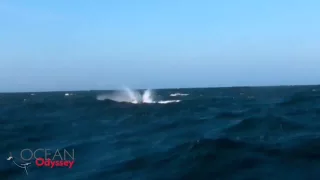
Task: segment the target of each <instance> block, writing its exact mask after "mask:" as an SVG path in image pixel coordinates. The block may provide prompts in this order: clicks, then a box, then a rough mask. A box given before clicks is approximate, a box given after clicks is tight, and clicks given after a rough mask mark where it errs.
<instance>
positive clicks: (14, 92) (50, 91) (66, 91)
mask: <svg viewBox="0 0 320 180" xmlns="http://www.w3.org/2000/svg"><path fill="white" fill-rule="evenodd" d="M319 85H320V84H291V85H283V84H282V85H243V86H240V85H239V86H206V87H205V86H198V87H180V88H179V87H168V88H137V89H135V90H145V89H151V90H170V89H200V88H201V89H210V88H211V89H219V88H259V87H265V88H266V87H287V86H319ZM116 90H119V88H118V89H117V88H113V89H90V90H48V91H11V92H8V91H4V92H1V91H0V94H17V93H53V92H64V93H68V92H85V91H116Z"/></svg>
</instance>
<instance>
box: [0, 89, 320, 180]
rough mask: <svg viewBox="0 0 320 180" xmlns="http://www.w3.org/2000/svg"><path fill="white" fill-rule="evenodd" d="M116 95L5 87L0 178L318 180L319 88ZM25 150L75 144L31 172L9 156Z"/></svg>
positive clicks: (0, 113)
mask: <svg viewBox="0 0 320 180" xmlns="http://www.w3.org/2000/svg"><path fill="white" fill-rule="evenodd" d="M131 92H134V91H131ZM65 93H69V95H68V94H65ZM110 93H111V92H107V91H87V92H47V93H34V94H31V93H12V94H0V142H1V143H0V157H2V158H0V159H1V160H0V179H1V180H5V179H17V180H20V179H21V180H24V179H30V180H32V179H39V180H40V179H41V180H47V179H52V180H58V179H59V180H64V179H66V180H67V179H68V180H73V179H77V180H78V179H79V180H82V179H83V180H84V179H91V180H100V179H101V180H106V179H107V180H124V179H128V180H129V179H130V180H153V179H155V180H162V179H163V180H176V179H177V180H183V179H194V180H201V179H209V180H213V179H219V180H225V179H226V180H229V179H231V180H233V179H237V180H253V179H261V180H264V179H265V180H271V179H290V180H295V179H299V180H309V179H310V180H311V179H312V180H313V179H314V180H318V179H320V86H287V87H234V88H205V89H167V90H154V91H153V94H152V97H149V98H147V99H149V101H145V102H146V103H133V102H131V101H126V102H117V101H115V99H114V98H113V100H110V99H112V98H110V97H111V96H113V97H115V94H113V95H110ZM135 93H137V92H135ZM177 93H180V94H177ZM106 94H109V95H106ZM138 94H140V97H142V96H143V95H141V94H143V91H140V92H139V93H138ZM122 95H123V94H122ZM119 96H121V95H119V93H118V96H117V97H119ZM145 96H148V95H145ZM106 97H109V98H106ZM122 99H123V98H122ZM150 99H151V100H150ZM118 100H119V98H118ZM141 102H143V101H141ZM26 148H30V149H37V148H45V149H57V148H58V149H68V150H71V149H74V153H75V163H74V166H73V167H72V168H70V169H68V168H63V167H60V168H48V167H36V166H35V164H34V162H32V164H31V165H30V166H28V168H27V169H28V174H26V172H25V170H24V169H22V168H19V167H17V166H16V165H15V164H14V163H13V161H11V160H7V158H8V157H9V153H11V154H12V155H13V156H15V157H16V156H19V152H20V151H21V149H26Z"/></svg>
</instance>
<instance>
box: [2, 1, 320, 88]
mask: <svg viewBox="0 0 320 180" xmlns="http://www.w3.org/2000/svg"><path fill="white" fill-rule="evenodd" d="M319 7H320V1H317V0H300V1H297V0H261V1H258V0H244V1H239V0H225V1H219V2H218V1H214V0H211V1H210V0H207V1H204V0H193V1H191V0H126V1H125V0H95V1H84V0H83V1H80V0H50V1H49V0H47V1H46V0H28V1H25V0H20V1H18V0H1V1H0V23H1V25H0V83H1V84H0V85H1V86H0V91H47V90H81V89H83V90H88V89H110V88H111V89H112V88H118V87H121V86H122V85H127V86H130V87H133V88H137V87H140V88H166V87H198V86H239V85H240V86H242V85H288V84H320V23H319V20H320V10H319Z"/></svg>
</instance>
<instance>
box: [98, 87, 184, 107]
mask: <svg viewBox="0 0 320 180" xmlns="http://www.w3.org/2000/svg"><path fill="white" fill-rule="evenodd" d="M107 99H108V100H112V101H116V102H127V103H132V104H140V103H146V104H149V103H159V104H168V103H175V102H180V100H160V101H155V100H154V92H153V91H152V90H151V89H147V90H145V91H144V92H143V94H142V95H141V94H140V93H139V91H136V90H132V89H130V88H127V87H125V88H123V89H122V90H120V91H116V92H114V93H111V94H100V95H98V96H97V100H99V101H103V100H107Z"/></svg>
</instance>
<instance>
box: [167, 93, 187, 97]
mask: <svg viewBox="0 0 320 180" xmlns="http://www.w3.org/2000/svg"><path fill="white" fill-rule="evenodd" d="M188 95H189V94H182V93H174V94H170V96H173V97H175V96H188Z"/></svg>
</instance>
